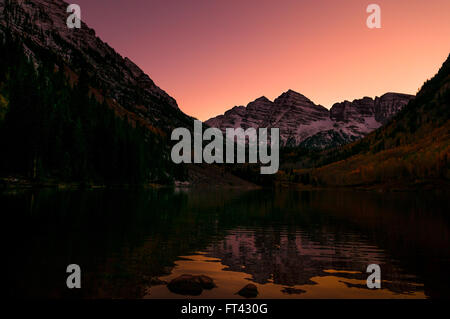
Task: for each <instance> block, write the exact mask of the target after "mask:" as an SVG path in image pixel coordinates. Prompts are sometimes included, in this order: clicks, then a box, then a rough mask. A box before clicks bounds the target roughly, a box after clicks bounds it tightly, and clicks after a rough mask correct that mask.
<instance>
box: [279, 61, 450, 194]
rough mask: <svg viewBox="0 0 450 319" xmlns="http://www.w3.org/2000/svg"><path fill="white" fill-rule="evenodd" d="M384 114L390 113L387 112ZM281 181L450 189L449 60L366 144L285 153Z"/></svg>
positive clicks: (352, 185)
mask: <svg viewBox="0 0 450 319" xmlns="http://www.w3.org/2000/svg"><path fill="white" fill-rule="evenodd" d="M380 114H385V113H384V111H383V112H381V113H380ZM281 162H282V163H284V164H283V165H284V167H283V172H282V173H280V175H279V176H278V180H279V181H281V182H294V183H297V184H303V185H313V186H333V187H336V186H340V187H341V186H349V187H350V186H351V187H355V186H359V187H387V188H389V189H395V188H396V187H398V188H400V189H404V188H405V187H406V188H423V187H433V188H439V189H442V188H447V189H448V188H449V187H450V165H449V164H450V56H448V57H447V60H446V61H445V62H444V63H443V65H442V67H441V68H440V70H439V72H438V73H437V74H436V75H435V76H434V77H433V78H432V79H430V80H428V81H426V82H425V83H424V85H423V86H422V88H421V89H420V91H419V92H418V93H417V95H416V97H415V98H414V99H413V100H411V101H410V102H409V104H408V105H407V106H406V107H404V108H403V109H402V110H401V111H400V112H399V113H398V114H397V115H396V116H394V117H393V118H392V119H391V121H390V122H389V123H387V124H386V125H385V126H383V127H381V128H379V129H377V130H375V131H374V132H372V133H370V134H369V135H367V136H366V137H364V138H363V139H361V140H359V141H357V142H354V143H351V144H348V145H345V146H343V147H337V148H334V149H329V150H326V151H322V152H321V153H317V152H316V153H315V154H312V153H305V152H304V150H301V149H297V150H296V151H293V152H290V153H289V154H284V156H283V159H282V160H281Z"/></svg>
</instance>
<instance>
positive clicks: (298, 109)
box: [206, 90, 413, 149]
mask: <svg viewBox="0 0 450 319" xmlns="http://www.w3.org/2000/svg"><path fill="white" fill-rule="evenodd" d="M412 98H413V96H411V95H407V94H400V93H386V94H384V95H382V96H381V97H376V98H375V99H372V98H369V97H365V98H363V99H359V100H354V101H353V102H349V101H344V102H341V103H336V104H334V105H333V107H332V108H331V109H330V110H328V109H326V108H325V107H323V106H321V105H316V104H314V103H313V102H312V101H311V100H310V99H308V98H307V97H305V96H304V95H302V94H300V93H297V92H295V91H292V90H289V91H287V92H285V93H283V94H281V95H280V96H279V97H278V98H276V99H275V100H274V101H273V102H272V101H270V100H269V99H267V98H266V97H260V98H258V99H256V100H255V101H253V102H251V103H249V104H248V105H247V107H245V106H236V107H234V108H232V109H231V110H229V111H227V112H225V114H224V115H219V116H217V117H214V118H212V119H209V120H207V121H206V124H208V125H210V126H212V127H218V128H220V129H221V130H222V131H225V129H226V128H228V127H231V128H236V127H242V128H243V129H247V128H249V127H254V128H258V127H277V128H280V140H281V144H282V145H285V146H298V145H301V146H303V147H306V148H309V149H324V148H327V147H331V146H338V145H344V144H347V143H349V142H353V141H355V140H357V139H360V138H361V137H363V136H365V135H367V134H368V133H370V132H371V131H373V130H375V129H377V128H379V127H380V126H382V125H384V124H386V123H387V122H388V121H389V119H390V118H391V117H392V116H393V115H395V114H396V113H397V112H399V111H400V110H401V109H402V108H403V107H404V106H405V105H406V104H407V103H408V102H409V101H410V100H411V99H412Z"/></svg>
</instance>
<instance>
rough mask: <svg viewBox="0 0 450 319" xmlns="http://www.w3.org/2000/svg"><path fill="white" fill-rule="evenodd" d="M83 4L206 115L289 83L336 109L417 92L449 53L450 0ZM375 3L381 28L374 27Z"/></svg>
mask: <svg viewBox="0 0 450 319" xmlns="http://www.w3.org/2000/svg"><path fill="white" fill-rule="evenodd" d="M74 2H75V1H74ZM76 3H77V4H78V5H80V7H81V15H82V20H83V21H84V22H86V23H87V24H88V25H89V26H90V27H91V28H93V29H95V30H96V33H97V35H98V36H99V37H100V38H101V39H102V40H103V41H105V42H107V43H108V44H109V45H110V46H111V47H113V48H114V49H115V50H116V51H117V52H118V53H120V54H121V55H122V56H124V57H128V58H130V59H131V60H132V61H133V62H135V63H136V64H137V65H138V66H139V67H140V68H141V69H142V70H143V71H144V72H145V73H147V74H148V75H149V76H150V78H151V79H152V80H153V81H154V82H155V83H156V84H157V85H158V86H159V87H161V88H162V89H163V90H165V91H166V92H167V93H168V94H170V95H171V96H172V97H174V98H175V99H176V100H177V103H178V105H179V107H180V109H181V110H182V111H183V112H185V113H186V114H189V115H191V116H194V117H196V118H198V119H200V120H203V121H205V120H207V119H209V118H211V117H214V116H217V115H219V114H223V113H224V112H225V111H226V110H228V109H230V108H232V107H233V106H236V105H247V104H248V103H249V102H251V101H253V100H255V99H256V98H258V97H260V96H266V97H267V98H269V99H271V100H273V99H274V98H276V97H277V96H279V95H280V94H281V93H283V92H285V91H287V90H288V89H292V90H294V91H297V92H299V93H302V94H303V95H305V96H307V97H308V98H310V99H311V100H312V101H313V102H315V103H316V104H321V105H323V106H325V107H327V108H330V107H331V106H332V105H333V104H334V103H336V102H340V101H343V100H350V101H351V100H353V99H356V98H362V97H364V96H370V97H375V96H380V95H382V94H384V93H386V92H400V93H409V94H415V93H417V91H418V89H419V88H420V86H421V85H422V84H423V82H424V81H425V80H427V79H429V78H431V77H432V76H433V75H434V74H435V73H436V72H437V71H438V69H439V67H440V66H441V65H442V63H443V62H444V60H445V59H446V58H447V56H448V54H449V53H450V1H449V0H427V1H424V0H370V1H362V0H345V1H343V0H277V1H275V0H227V1H223V0H94V1H93V0H76ZM372 3H375V4H378V5H379V6H380V8H381V28H380V29H369V28H368V27H367V25H366V20H367V18H368V16H369V15H370V14H371V13H367V12H366V8H367V6H368V5H369V4H372Z"/></svg>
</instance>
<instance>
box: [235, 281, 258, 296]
mask: <svg viewBox="0 0 450 319" xmlns="http://www.w3.org/2000/svg"><path fill="white" fill-rule="evenodd" d="M238 295H240V296H242V297H245V298H255V297H256V296H258V288H256V286H255V285H254V284H248V285H247V286H245V287H244V288H242V289H241V290H239V292H238Z"/></svg>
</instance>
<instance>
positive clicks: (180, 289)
mask: <svg viewBox="0 0 450 319" xmlns="http://www.w3.org/2000/svg"><path fill="white" fill-rule="evenodd" d="M214 287H216V285H215V284H214V281H213V280H212V279H211V278H210V277H208V276H205V275H200V276H193V275H181V276H179V277H177V278H175V279H173V280H172V281H171V282H170V283H169V284H168V285H167V288H169V290H170V291H171V292H173V293H176V294H180V295H191V296H198V295H200V294H201V293H202V291H203V289H212V288H214Z"/></svg>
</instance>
